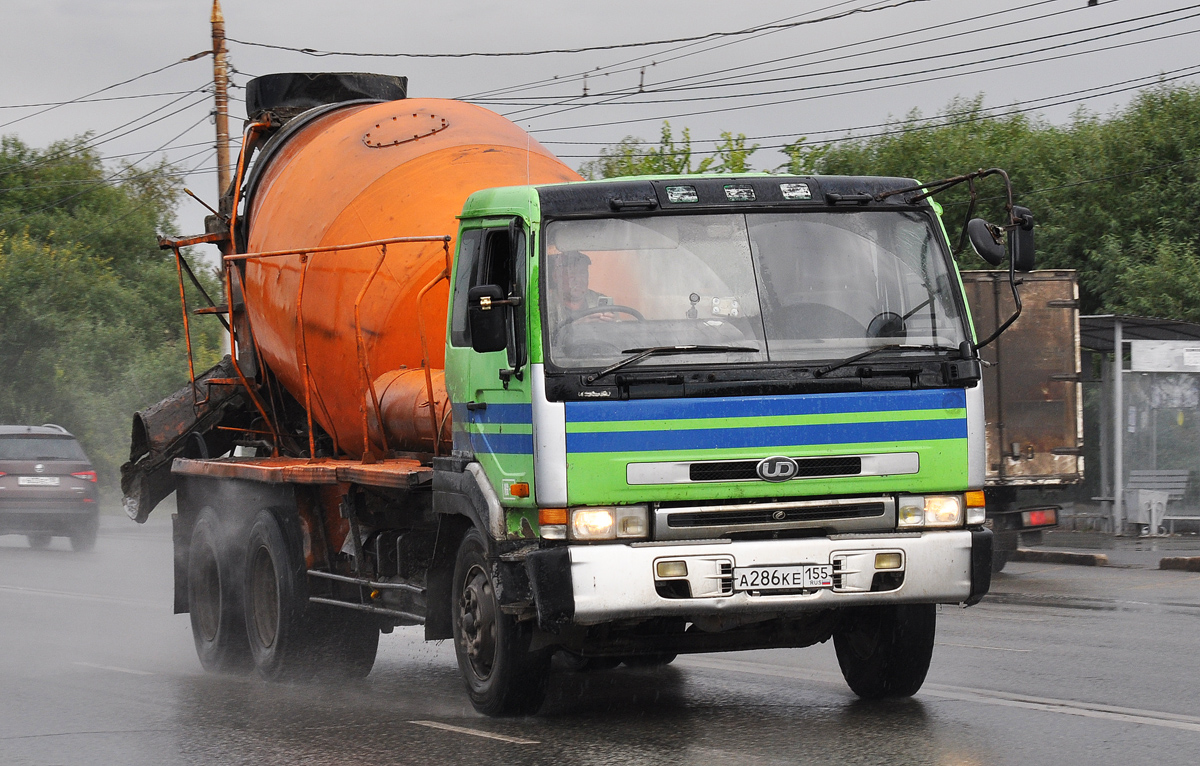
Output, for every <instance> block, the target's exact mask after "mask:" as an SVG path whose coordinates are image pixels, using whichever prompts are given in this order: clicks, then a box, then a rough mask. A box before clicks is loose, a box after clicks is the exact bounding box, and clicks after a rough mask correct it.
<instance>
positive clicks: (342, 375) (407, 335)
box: [243, 99, 580, 457]
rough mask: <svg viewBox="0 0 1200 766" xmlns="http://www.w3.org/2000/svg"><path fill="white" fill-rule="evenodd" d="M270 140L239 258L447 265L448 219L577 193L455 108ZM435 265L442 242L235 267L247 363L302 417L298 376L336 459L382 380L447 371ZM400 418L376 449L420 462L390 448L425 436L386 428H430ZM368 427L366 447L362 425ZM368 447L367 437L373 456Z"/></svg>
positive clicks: (462, 107) (394, 413)
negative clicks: (552, 190)
mask: <svg viewBox="0 0 1200 766" xmlns="http://www.w3.org/2000/svg"><path fill="white" fill-rule="evenodd" d="M285 134H286V135H285ZM273 140H275V141H276V142H277V145H275V146H271V145H268V149H269V151H264V152H263V154H262V155H261V159H260V161H259V164H260V165H261V167H256V168H255V169H254V171H253V174H252V178H253V183H252V185H250V189H249V191H248V194H247V199H246V212H245V214H244V215H245V219H246V222H247V229H246V235H245V251H246V252H251V253H253V252H266V251H277V250H293V249H301V248H317V247H323V246H329V245H343V244H351V243H357V242H367V241H371V240H380V239H387V238H391V237H409V236H438V237H440V236H450V237H451V238H452V239H451V242H450V253H453V252H454V248H455V244H456V241H457V229H458V227H457V223H458V222H457V220H456V218H455V216H457V215H458V214H459V213H460V212H461V211H462V207H463V203H464V202H465V201H466V199H467V197H468V196H469V195H470V194H472V193H473V192H476V191H478V190H480V189H487V188H492V187H500V186H515V185H523V184H529V183H531V184H541V183H558V182H563V181H575V180H580V177H579V175H578V174H577V173H575V171H573V170H572V169H571V168H569V167H567V166H566V165H565V164H563V163H562V162H561V161H560V160H558V159H557V158H556V157H555V156H554V155H553V154H551V153H550V152H549V151H548V150H547V149H546V148H545V147H543V146H541V145H540V144H539V143H538V142H537V141H535V140H533V138H532V137H531V136H530V135H529V134H528V133H526V132H525V131H523V130H522V129H521V128H519V127H517V126H516V125H515V124H513V123H512V122H510V121H509V120H507V119H505V118H504V117H501V116H500V115H498V114H495V113H493V112H490V111H488V110H486V109H483V108H481V107H478V106H474V105H472V104H468V103H464V102H460V101H451V100H443V99H404V100H399V101H388V102H385V103H362V102H357V103H355V102H350V103H346V104H344V105H341V106H337V107H333V108H327V109H326V110H325V111H324V112H323V113H321V114H319V115H317V116H315V117H311V118H310V119H308V120H307V121H306V122H305V123H304V124H303V125H302V126H300V127H299V128H298V129H295V130H292V131H290V132H287V129H286V128H285V130H284V131H281V132H280V135H278V136H276V138H275V139H273ZM279 140H282V141H283V142H282V143H278V141H279ZM381 259H382V262H381ZM447 265H448V264H447V258H446V253H445V250H444V249H443V247H442V243H440V242H422V243H405V244H391V245H387V246H386V252H385V248H384V247H382V246H375V247H368V248H359V249H353V250H338V251H334V252H322V253H311V254H308V255H305V256H301V255H287V256H280V257H273V258H250V259H248V260H247V261H246V265H245V272H244V277H243V279H244V286H243V291H244V296H245V306H246V311H247V313H248V316H249V319H250V323H251V327H252V329H253V332H254V339H255V343H256V345H257V350H258V354H259V358H260V359H261V361H262V362H263V363H264V364H265V365H266V366H267V367H269V368H270V369H271V370H272V371H273V372H274V373H275V375H276V376H277V377H278V379H279V380H280V382H281V383H282V385H283V386H284V387H285V388H286V389H287V390H288V391H289V392H290V393H291V394H292V396H294V397H295V398H296V399H297V400H298V401H299V402H301V403H303V402H304V401H305V400H306V397H305V381H304V379H305V370H306V369H307V371H308V376H309V387H310V390H309V396H308V400H309V401H311V403H312V416H313V419H314V420H316V421H317V422H318V423H320V425H321V426H322V427H323V428H324V429H325V430H326V431H327V432H328V433H329V434H330V436H332V437H333V439H334V440H335V442H336V445H337V447H338V449H339V450H340V451H342V452H344V453H346V454H349V455H352V456H354V457H360V456H361V455H362V454H363V452H364V451H366V449H367V448H366V446H365V444H364V433H363V430H364V424H365V422H366V417H365V414H366V413H364V406H363V404H364V402H371V400H372V397H371V392H370V389H369V388H368V386H371V385H372V383H373V382H376V381H379V382H380V383H381V384H383V385H377V386H375V388H376V390H377V394H378V395H377V396H376V397H375V398H376V399H378V398H379V395H386V394H387V391H388V390H389V386H388V385H387V383H386V382H385V381H383V380H381V377H382V376H384V375H385V374H386V373H389V372H392V371H397V370H420V369H421V368H422V367H423V366H425V365H428V366H429V367H431V368H433V369H434V370H440V369H441V368H442V367H444V364H445V361H444V359H445V354H444V343H445V331H446V311H447V298H448V284H449V283H448V281H447V280H445V279H442V280H441V281H438V276H439V274H441V273H442V271H443V269H445V268H446V267H447ZM430 285H432V287H430ZM422 292H424V295H423V297H422V295H421V294H422ZM356 303H357V305H358V311H357V314H358V321H357V323H356V321H355V313H356V312H355V306H356ZM421 320H423V324H424V328H425V341H426V348H427V349H428V359H425V358H424V355H423V353H422V343H421V331H420V327H421V324H422V322H421ZM360 339H361V340H360ZM360 343H361V345H362V351H363V355H362V358H361V360H360V348H359V345H360ZM363 362H365V364H364V363H363ZM420 377H421V378H424V375H423V374H422V375H421V376H420ZM437 377H438V380H440V376H437ZM387 382H392V381H391V379H388V381H387ZM390 388H396V387H395V386H391V387H390ZM435 399H444V393H442V394H440V395H437V396H435ZM406 402H407V399H406ZM386 404H387V403H386V402H382V403H381V405H386ZM406 406H407V410H405V408H404V407H395V408H387V407H386V406H384V410H385V411H384V412H383V415H384V418H383V420H384V424H385V430H386V431H388V435H389V437H391V436H392V433H391V432H392V431H393V430H394V431H396V433H395V437H396V439H395V441H396V442H397V443H392V441H393V440H392V439H391V438H389V443H388V447H389V448H391V449H417V448H418V447H417V446H409V445H406V444H402V443H400V442H402V441H403V440H404V438H408V437H409V436H412V435H414V434H418V433H420V434H421V435H422V438H419V439H418V441H420V442H422V443H423V444H424V445H425V447H424V448H425V449H428V445H429V444H430V439H429V437H430V436H432V434H429V433H427V431H429V430H431V429H430V428H429V427H428V426H427V425H426V424H425V423H424V422H422V423H420V424H410V426H404V425H403V424H396V425H395V426H394V427H393V425H392V424H393V423H394V421H396V419H397V418H398V417H401V418H402V416H401V415H399V413H400V412H401V411H407V412H409V413H415V414H411V417H418V416H421V417H425V418H428V414H427V409H428V408H427V407H426V408H415V409H414V408H413V407H412V406H411V402H408V404H407V405H406ZM368 407H371V408H373V407H372V406H371V405H368ZM439 417H441V415H440V414H439ZM370 420H371V422H372V423H373V424H375V425H376V427H375V428H373V429H371V430H374V431H376V434H377V431H378V427H377V420H376V418H375V417H374V415H373V413H372V414H371V418H370ZM433 429H436V431H438V432H441V430H442V424H441V423H438V424H437V425H436V426H433ZM378 441H379V440H378V434H377V435H376V438H374V439H372V442H371V443H372V445H378ZM378 446H380V447H381V446H382V445H378ZM374 449H375V446H373V447H372V451H374Z"/></svg>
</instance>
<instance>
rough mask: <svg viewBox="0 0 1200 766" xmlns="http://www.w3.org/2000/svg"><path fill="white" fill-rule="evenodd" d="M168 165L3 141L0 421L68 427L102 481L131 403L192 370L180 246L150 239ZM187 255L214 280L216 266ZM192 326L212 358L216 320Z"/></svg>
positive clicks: (167, 208) (134, 406) (110, 476)
mask: <svg viewBox="0 0 1200 766" xmlns="http://www.w3.org/2000/svg"><path fill="white" fill-rule="evenodd" d="M172 172H173V168H171V167H170V166H169V165H165V164H159V165H156V166H154V167H152V168H150V169H149V170H142V169H137V168H133V167H129V166H121V167H118V168H116V169H109V168H106V167H105V166H104V164H103V163H102V162H101V160H100V158H99V156H98V155H96V154H95V153H94V152H93V151H91V150H89V149H87V148H86V144H85V143H84V139H78V140H76V141H71V142H64V143H60V144H55V145H53V146H51V147H49V148H47V149H46V150H45V151H38V150H35V149H31V148H29V147H28V146H26V145H24V144H23V143H22V142H20V141H18V140H17V139H15V138H12V137H7V138H4V139H3V140H2V141H0V422H5V423H19V424H24V423H32V424H35V425H37V424H41V423H45V422H53V423H58V424H59V425H62V426H64V427H66V428H67V429H68V430H70V431H71V432H72V433H74V434H75V435H76V436H77V437H78V438H79V439H80V441H81V443H82V444H83V446H84V449H85V450H86V451H87V452H88V454H89V456H90V457H91V459H92V461H93V463H94V464H95V465H96V468H97V471H98V472H99V473H100V474H101V476H102V477H103V480H104V481H105V482H106V483H115V479H116V476H117V469H118V467H119V466H120V464H121V463H122V462H123V461H124V460H126V459H127V455H128V447H129V435H130V416H131V415H132V413H133V412H134V411H135V410H138V409H142V408H144V407H146V406H148V405H150V404H153V403H155V402H157V401H159V400H160V399H162V398H163V397H164V396H165V395H166V394H168V393H170V392H172V391H174V390H177V389H178V388H180V387H181V386H183V385H185V384H186V382H187V363H186V344H185V342H184V339H183V336H182V319H181V316H180V309H179V290H178V283H177V277H176V272H175V265H174V260H173V258H172V257H171V256H170V255H169V254H164V253H163V251H160V250H159V249H158V248H157V246H156V244H155V233H156V232H169V231H170V230H171V219H172V217H173V211H174V205H175V201H176V193H177V191H178V186H177V181H175V179H174V176H173V175H172ZM188 257H189V259H191V256H188ZM189 262H190V263H192V265H193V267H194V268H195V270H196V271H197V272H198V276H199V277H200V278H201V279H202V280H204V281H206V282H207V283H208V285H207V287H208V289H209V290H210V294H211V292H212V290H213V289H215V288H216V279H215V276H214V275H213V274H212V272H211V271H210V270H207V269H205V268H203V266H202V265H201V264H199V263H196V262H194V261H192V260H189ZM194 300H195V298H194V297H192V296H189V301H194ZM192 329H193V333H192V341H193V346H194V350H195V352H196V357H197V366H198V367H199V369H205V368H206V367H208V366H211V364H213V363H214V362H215V361H216V360H217V358H218V357H219V355H220V349H221V338H220V335H219V333H218V330H219V325H218V324H217V323H216V322H215V321H213V320H211V319H200V320H197V321H193V322H192Z"/></svg>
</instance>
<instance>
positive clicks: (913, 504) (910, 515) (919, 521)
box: [896, 495, 963, 529]
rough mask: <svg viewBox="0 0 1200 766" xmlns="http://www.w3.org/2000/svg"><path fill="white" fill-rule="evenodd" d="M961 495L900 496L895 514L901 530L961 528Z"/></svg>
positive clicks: (897, 524)
mask: <svg viewBox="0 0 1200 766" xmlns="http://www.w3.org/2000/svg"><path fill="white" fill-rule="evenodd" d="M962 524H963V499H962V495H915V496H913V495H902V496H901V497H900V503H899V508H898V509H897V513H896V526H898V527H899V528H901V529H932V528H939V529H940V528H947V527H961V526H962Z"/></svg>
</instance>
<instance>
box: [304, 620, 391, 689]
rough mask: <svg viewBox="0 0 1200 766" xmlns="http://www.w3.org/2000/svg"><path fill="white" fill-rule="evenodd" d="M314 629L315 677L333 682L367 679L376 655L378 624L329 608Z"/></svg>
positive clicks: (377, 648)
mask: <svg viewBox="0 0 1200 766" xmlns="http://www.w3.org/2000/svg"><path fill="white" fill-rule="evenodd" d="M327 611H328V614H325V615H322V617H323V619H321V621H320V624H319V626H318V628H317V635H318V636H319V641H320V646H319V647H318V648H317V650H316V652H315V654H314V656H313V658H312V659H313V662H315V663H316V665H317V674H318V675H319V676H321V677H323V678H329V679H332V680H341V679H354V678H366V677H367V676H368V675H370V673H371V668H373V667H374V666H375V655H376V653H377V652H378V651H379V622H378V621H377V620H376V619H375V618H373V617H371V616H370V615H367V614H362V613H359V612H353V611H350V610H349V609H342V608H336V607H330V608H329V609H328V610H327Z"/></svg>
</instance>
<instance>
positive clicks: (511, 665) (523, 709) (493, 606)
mask: <svg viewBox="0 0 1200 766" xmlns="http://www.w3.org/2000/svg"><path fill="white" fill-rule="evenodd" d="M496 592H497V588H496V582H495V579H494V573H493V569H492V566H491V564H490V562H489V561H488V557H487V542H486V541H485V540H484V537H483V535H482V534H480V532H479V530H477V529H474V528H472V529H471V530H470V531H468V532H467V534H466V536H465V537H464V538H463V541H462V544H461V545H460V546H459V548H458V557H457V559H456V560H455V564H454V584H453V589H452V590H451V593H452V594H454V596H453V597H454V599H455V602H454V613H453V614H454V651H455V654H457V655H458V668H459V671H460V672H461V673H462V677H463V682H464V683H465V684H466V686H467V693H468V695H469V696H470V697H471V704H472V705H474V706H475V709H476V710H478V711H479V712H480V713H483V714H484V715H492V716H507V715H523V714H528V713H536V712H537V710H538V708H540V707H541V706H542V702H543V701H544V700H545V698H546V683H547V681H548V680H549V675H550V657H551V655H552V653H553V650H552V649H550V650H542V651H539V652H531V651H530V650H529V646H530V640H531V638H532V635H533V629H532V626H531V625H530V624H529V623H520V622H517V620H516V619H515V618H514V617H513V616H512V615H507V614H504V613H503V612H502V611H500V603H499V600H498V599H497V597H496Z"/></svg>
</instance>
